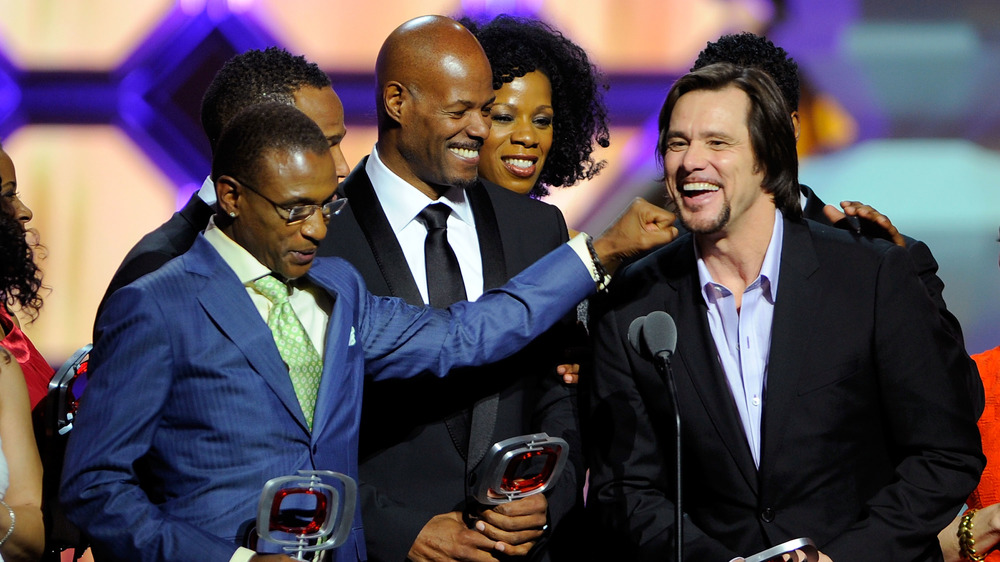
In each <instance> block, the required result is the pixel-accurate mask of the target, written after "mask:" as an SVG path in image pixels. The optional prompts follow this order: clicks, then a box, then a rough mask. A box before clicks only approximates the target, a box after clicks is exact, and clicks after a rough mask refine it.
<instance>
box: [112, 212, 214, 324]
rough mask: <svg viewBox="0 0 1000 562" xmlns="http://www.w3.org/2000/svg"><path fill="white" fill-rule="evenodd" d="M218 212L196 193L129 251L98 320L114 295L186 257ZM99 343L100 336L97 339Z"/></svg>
mask: <svg viewBox="0 0 1000 562" xmlns="http://www.w3.org/2000/svg"><path fill="white" fill-rule="evenodd" d="M214 212H215V210H214V209H213V208H212V207H211V206H209V205H208V204H207V203H205V202H204V201H202V200H201V198H200V197H198V193H197V192H196V193H195V194H194V195H192V196H191V199H189V200H188V202H187V204H185V205H184V208H182V209H181V210H180V211H177V212H176V213H174V214H173V215H171V217H170V218H169V219H168V220H167V222H165V223H163V224H161V225H160V226H158V227H157V228H156V229H155V230H153V231H152V232H150V233H149V234H147V235H145V236H143V237H142V239H141V240H139V242H138V243H137V244H136V245H135V246H133V247H132V249H131V250H129V252H128V254H126V255H125V259H124V260H122V263H121V265H120V266H118V270H117V271H115V274H114V276H113V277H112V278H111V283H110V284H109V285H108V290H107V291H105V292H104V297H103V298H102V299H101V304H100V305H99V306H98V307H97V318H100V316H101V312H102V311H103V310H104V303H105V302H106V301H107V300H108V297H110V296H111V294H112V293H114V292H115V291H117V290H118V289H121V288H122V287H124V286H125V285H128V284H129V283H131V282H133V281H135V280H136V279H138V278H140V277H142V276H143V275H146V274H147V273H152V272H153V271H156V270H157V269H159V268H160V267H161V266H162V265H163V264H165V263H167V262H168V261H170V260H172V259H174V258H176V257H177V256H179V255H181V254H183V253H184V252H186V251H188V250H189V249H190V248H191V245H192V244H194V241H195V238H197V237H198V233H199V232H201V231H203V230H205V227H206V226H208V219H209V217H211V216H212V214H213V213H214ZM94 339H95V341H96V339H97V338H96V336H95V338H94Z"/></svg>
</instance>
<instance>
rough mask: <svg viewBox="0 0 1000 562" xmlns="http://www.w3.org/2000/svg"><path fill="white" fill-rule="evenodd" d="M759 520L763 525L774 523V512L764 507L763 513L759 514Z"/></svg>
mask: <svg viewBox="0 0 1000 562" xmlns="http://www.w3.org/2000/svg"><path fill="white" fill-rule="evenodd" d="M760 520H761V521H763V522H764V523H770V522H771V521H774V510H773V509H771V508H770V507H765V508H764V511H761V512H760Z"/></svg>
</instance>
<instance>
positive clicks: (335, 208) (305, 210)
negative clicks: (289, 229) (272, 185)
mask: <svg viewBox="0 0 1000 562" xmlns="http://www.w3.org/2000/svg"><path fill="white" fill-rule="evenodd" d="M236 181H238V182H240V185H242V186H243V187H245V188H247V189H249V190H250V191H252V192H254V193H256V194H257V196H258V197H260V198H261V199H263V200H264V201H267V202H268V203H270V204H271V206H272V207H274V211H275V212H276V213H278V216H279V217H281V218H283V219H285V224H296V223H300V222H302V221H304V220H306V219H308V218H309V217H311V216H313V213H315V212H316V211H317V210H319V211H320V212H321V213H322V214H323V220H324V221H329V220H330V217H332V216H333V215H336V214H339V213H340V211H341V210H343V208H344V205H347V197H340V196H338V195H337V194H336V193H334V194H333V199H331V200H329V201H327V202H326V203H323V204H322V205H294V206H291V207H284V206H282V205H280V204H278V203H276V202H275V201H274V200H272V199H271V198H270V197H268V196H267V195H264V194H263V193H261V192H260V190H259V189H257V188H256V187H254V186H252V185H250V184H249V183H247V182H245V181H243V180H241V179H239V178H236Z"/></svg>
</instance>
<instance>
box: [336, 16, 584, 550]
mask: <svg viewBox="0 0 1000 562" xmlns="http://www.w3.org/2000/svg"><path fill="white" fill-rule="evenodd" d="M376 74H377V80H378V96H377V111H378V126H379V137H378V143H377V144H376V146H375V149H374V150H373V151H372V154H371V155H370V156H369V157H367V158H366V159H365V160H363V161H362V162H361V164H359V165H358V166H357V167H356V168H355V170H354V171H353V172H352V173H351V175H350V176H349V177H348V178H347V180H345V182H344V183H343V186H342V189H343V193H344V194H345V195H346V196H347V197H348V198H349V200H350V204H349V206H348V210H349V212H347V211H346V210H345V212H344V213H341V215H340V216H338V217H335V219H334V220H333V221H331V223H330V231H331V234H330V236H329V237H328V239H327V240H328V243H326V244H323V245H321V246H320V253H321V254H330V255H337V256H340V257H344V258H346V259H347V260H348V261H350V262H351V263H352V264H354V265H355V266H356V267H357V268H358V269H359V270H360V271H361V273H362V275H363V276H364V278H365V281H366V283H367V284H368V287H369V289H370V290H372V291H373V292H374V293H376V294H381V295H394V296H399V297H402V298H404V299H406V300H407V302H410V303H412V304H423V303H427V302H430V303H431V304H432V305H433V304H435V303H434V300H433V292H434V289H435V287H434V285H435V283H433V282H431V281H428V276H429V275H432V273H431V272H428V271H427V270H426V269H425V265H424V247H425V238H428V227H426V226H425V224H424V219H423V218H421V212H422V211H423V209H424V208H425V207H428V206H429V205H431V204H434V203H443V204H445V205H447V207H446V208H445V209H446V210H447V211H448V212H449V213H450V216H449V217H448V219H447V239H448V242H449V243H450V245H451V247H452V248H453V252H454V254H455V256H456V259H457V261H458V264H459V265H460V269H461V277H462V279H461V281H462V283H463V284H464V288H465V294H464V295H463V296H464V297H466V298H469V299H470V300H474V299H475V298H476V297H477V296H478V295H479V294H480V293H481V292H482V291H483V290H484V289H488V288H490V287H495V286H497V285H499V284H502V283H503V282H505V281H506V280H507V279H509V278H510V277H511V276H513V275H514V274H516V273H517V272H518V271H520V270H521V269H523V268H524V267H525V266H526V265H527V264H530V263H531V262H532V261H533V260H535V259H536V258H537V257H538V256H540V255H542V254H544V253H545V252H547V251H548V250H550V249H552V248H553V247H555V246H556V245H558V244H560V243H561V242H562V241H564V240H566V238H567V230H566V225H565V222H564V221H563V218H562V215H561V213H560V212H559V211H558V210H557V209H556V208H555V207H553V206H550V205H547V204H545V203H541V202H539V201H535V200H531V199H529V198H526V197H523V196H519V195H517V194H514V193H511V192H508V191H507V190H504V189H502V188H499V187H497V186H495V185H491V184H488V183H486V182H481V181H478V180H477V178H476V175H477V163H478V159H479V155H478V151H479V148H480V146H481V145H482V143H483V140H484V139H485V138H486V136H487V135H488V134H489V130H490V123H489V118H488V114H489V105H490V104H491V103H492V100H493V98H494V92H493V88H492V83H491V82H492V79H491V77H492V75H491V72H490V66H489V63H488V61H487V59H486V56H485V55H484V53H483V51H482V48H481V47H480V46H479V44H478V42H477V41H476V39H475V38H474V37H473V36H472V35H471V34H470V33H469V32H468V30H466V29H465V28H464V27H462V26H461V25H459V24H458V23H457V22H455V21H453V20H451V19H448V18H443V17H425V18H417V19H415V20H412V21H410V22H407V23H405V24H403V25H402V26H400V27H399V28H397V29H396V30H395V31H394V32H393V33H392V34H391V35H390V36H389V38H388V39H387V40H386V42H385V43H384V45H383V46H382V49H381V51H380V52H379V56H378V61H377V64H376ZM334 242H336V243H334ZM429 285H431V286H430V287H428V286H429ZM428 289H430V290H428ZM549 337H551V338H555V340H556V341H552V340H546V341H544V342H542V341H536V342H535V344H534V345H533V346H532V347H531V348H529V350H527V351H525V352H522V353H520V354H518V355H517V356H516V357H515V358H513V359H511V360H508V361H505V362H502V363H498V364H495V365H491V366H488V367H482V368H477V370H476V372H475V373H469V374H467V375H466V376H463V377H461V380H448V381H426V380H420V381H406V382H404V383H402V384H396V383H387V384H383V383H382V382H372V383H371V384H366V386H365V397H364V398H365V400H364V407H363V418H362V427H361V431H362V437H361V483H362V487H361V498H362V502H363V509H362V513H363V515H364V518H365V527H366V528H367V529H369V530H370V531H369V532H368V533H367V541H368V554H369V557H370V558H371V559H372V560H392V561H401V560H404V559H405V558H407V557H409V558H410V559H413V560H427V559H432V558H433V559H440V560H452V559H459V558H460V559H463V560H465V559H471V560H493V559H494V558H493V556H492V555H491V554H490V552H489V551H488V544H489V539H495V540H502V541H505V542H506V543H508V544H509V545H511V546H510V548H509V549H508V550H507V551H506V554H508V555H529V556H539V557H540V556H545V555H546V552H547V551H548V550H549V549H548V548H547V547H549V546H551V547H553V548H554V547H555V545H556V543H558V542H559V541H558V538H559V536H560V535H561V534H562V533H563V532H567V533H568V532H569V531H571V527H572V525H571V523H570V522H569V519H568V518H567V517H566V515H567V514H568V513H569V512H571V511H572V510H573V508H574V506H575V505H577V496H578V494H579V489H580V488H581V486H582V463H581V459H580V457H579V456H578V455H579V454H580V440H579V434H578V428H577V425H578V424H577V412H576V400H575V393H574V392H575V391H574V390H573V389H572V388H571V387H568V386H566V385H564V384H563V383H562V382H561V380H560V377H559V376H558V375H557V374H556V371H555V368H556V366H557V365H559V364H560V363H563V362H565V361H564V360H563V358H562V357H561V356H560V353H559V349H561V348H562V347H564V346H565V344H563V343H562V342H560V341H558V339H559V336H558V335H554V334H549ZM452 379H456V377H452ZM481 420H482V424H480V421H481ZM538 431H546V432H548V433H549V434H550V435H553V436H558V437H562V438H564V439H566V440H567V441H568V442H569V443H570V446H571V450H573V451H574V452H575V455H574V456H573V457H572V458H571V459H570V464H569V465H568V466H567V469H566V470H565V471H564V473H563V476H562V478H561V479H560V481H559V483H558V484H557V486H556V487H555V489H553V490H552V491H551V492H550V493H547V494H546V495H537V496H533V497H529V498H525V499H522V500H519V501H515V502H512V503H509V504H506V505H503V506H498V507H496V508H494V509H490V510H482V511H480V510H479V509H478V508H477V507H476V506H475V505H474V503H470V502H469V501H467V496H468V492H469V489H468V488H467V482H466V479H467V475H469V476H471V475H474V473H475V468H476V465H477V463H480V462H481V459H482V455H483V453H484V452H485V451H484V446H489V445H490V444H492V443H494V442H496V441H499V440H502V439H506V438H510V437H514V436H517V435H521V434H527V433H536V432H538ZM477 443H478V446H477ZM470 451H472V453H471V454H470ZM477 451H478V452H477ZM546 496H547V497H546ZM470 513H471V514H475V515H476V516H477V517H478V518H479V521H478V526H475V527H472V528H470V526H469V525H468V524H467V522H466V521H464V520H463V515H468V514H470ZM547 525H548V527H549V529H548V530H546V526H547ZM479 529H482V531H481V532H480V531H479ZM549 533H552V536H551V537H549ZM550 538H551V540H549V539H550ZM466 557H468V558H466Z"/></svg>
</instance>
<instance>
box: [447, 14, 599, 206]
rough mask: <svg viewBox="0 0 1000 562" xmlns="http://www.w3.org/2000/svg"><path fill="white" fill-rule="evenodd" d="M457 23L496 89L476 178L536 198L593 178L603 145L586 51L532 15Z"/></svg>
mask: <svg viewBox="0 0 1000 562" xmlns="http://www.w3.org/2000/svg"><path fill="white" fill-rule="evenodd" d="M462 24H463V25H465V26H466V27H467V28H469V30H470V31H472V33H473V34H474V35H475V36H476V38H477V39H479V43H480V44H481V45H482V46H483V50H485V51H486V56H487V58H489V60H490V66H492V67H493V89H494V90H495V91H496V94H497V98H496V102H495V103H494V104H493V108H492V110H491V111H490V118H491V119H492V122H493V126H492V130H491V131H490V136H489V138H488V139H486V142H485V143H484V144H483V147H482V149H481V150H480V152H479V154H480V160H479V175H480V177H482V178H484V179H486V180H489V181H491V182H493V183H495V184H497V185H500V186H502V187H505V188H507V189H510V190H512V191H516V192H518V193H530V194H531V195H532V196H533V197H541V196H543V195H546V194H548V188H549V187H566V186H570V185H573V184H575V183H576V182H577V181H579V180H583V179H590V178H592V177H594V176H595V175H597V173H598V172H600V171H601V168H603V167H604V164H605V163H604V161H595V160H594V158H593V156H592V153H593V151H594V148H595V144H597V145H600V146H602V147H607V146H608V124H607V118H608V112H607V108H606V107H605V106H604V100H603V97H602V90H603V89H606V86H605V85H604V84H601V83H600V78H599V73H598V71H597V69H596V68H595V67H594V65H593V64H591V63H590V59H589V58H587V53H586V52H585V51H584V50H583V49H582V48H580V47H579V46H578V45H576V44H575V43H573V42H572V41H570V40H569V39H567V38H566V37H564V36H563V34H562V33H560V32H559V31H557V30H555V29H553V28H552V27H551V26H549V25H548V24H546V23H544V22H541V21H538V20H533V19H526V18H517V17H512V16H507V15H500V16H497V17H496V18H494V19H493V20H491V21H489V22H486V23H483V24H476V23H474V22H472V21H471V20H469V19H467V18H466V19H463V20H462Z"/></svg>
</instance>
